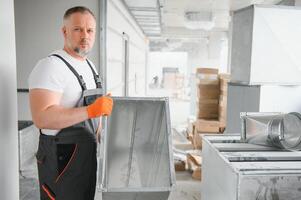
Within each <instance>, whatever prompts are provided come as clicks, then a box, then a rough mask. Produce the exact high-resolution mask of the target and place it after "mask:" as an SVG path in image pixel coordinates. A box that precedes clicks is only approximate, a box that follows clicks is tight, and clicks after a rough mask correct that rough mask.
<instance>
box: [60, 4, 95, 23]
mask: <svg viewBox="0 0 301 200" xmlns="http://www.w3.org/2000/svg"><path fill="white" fill-rule="evenodd" d="M74 13H82V14H84V13H89V14H91V15H92V16H93V17H94V19H95V20H96V17H95V15H94V13H93V12H92V11H91V10H90V9H89V8H87V7H84V6H75V7H72V8H69V9H68V10H66V12H65V14H64V18H63V19H64V20H66V19H68V18H69V17H70V16H71V15H72V14H74Z"/></svg>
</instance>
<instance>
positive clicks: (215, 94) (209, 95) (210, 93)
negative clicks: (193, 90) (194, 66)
mask: <svg viewBox="0 0 301 200" xmlns="http://www.w3.org/2000/svg"><path fill="white" fill-rule="evenodd" d="M197 95H198V98H199V99H219V95H220V88H219V85H204V84H198V89H197Z"/></svg>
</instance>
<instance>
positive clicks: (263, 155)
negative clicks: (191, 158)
mask: <svg viewBox="0 0 301 200" xmlns="http://www.w3.org/2000/svg"><path fill="white" fill-rule="evenodd" d="M218 137H219V136H218V135H214V136H211V135H205V136H203V152H202V155H203V165H202V177H203V178H202V193H201V194H202V200H212V199H214V200H222V199H227V200H255V199H256V200H295V199H301V186H300V185H301V153H300V152H290V151H281V150H279V149H278V150H277V151H273V150H269V151H261V150H260V149H259V148H258V149H256V148H253V149H252V148H250V144H247V143H240V142H241V141H240V139H238V138H237V140H236V141H235V142H234V143H233V146H235V145H236V146H237V145H239V146H240V147H239V148H235V147H234V148H232V150H231V151H228V150H230V149H231V148H230V146H231V143H227V142H228V141H229V140H232V139H233V136H220V140H218V139H217V138H218ZM227 137H229V139H227ZM224 142H226V143H224ZM225 145H226V146H227V145H228V146H229V148H228V149H226V150H227V151H224V149H221V148H219V147H222V146H225ZM256 146H257V147H260V145H253V147H256Z"/></svg>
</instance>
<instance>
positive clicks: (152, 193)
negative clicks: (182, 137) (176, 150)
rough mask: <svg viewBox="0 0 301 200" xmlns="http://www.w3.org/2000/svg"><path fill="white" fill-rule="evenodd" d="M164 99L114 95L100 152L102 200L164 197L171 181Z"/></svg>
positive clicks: (170, 155) (140, 199)
mask: <svg viewBox="0 0 301 200" xmlns="http://www.w3.org/2000/svg"><path fill="white" fill-rule="evenodd" d="M169 120H170V119H169V108H168V100H167V99H165V98H126V97H124V98H123V97H119V98H114V108H113V112H112V114H111V116H110V117H109V119H108V129H107V133H106V134H105V135H104V143H103V145H102V151H103V152H104V159H103V163H102V172H103V173H102V174H103V176H102V177H101V180H102V182H101V187H102V198H103V199H104V200H107V199H109V200H111V199H123V200H134V199H135V200H142V199H143V200H151V199H154V200H155V199H162V200H163V199H167V198H168V196H169V193H170V190H171V187H172V185H173V184H174V183H175V175H174V167H173V159H172V146H171V131H170V121H169Z"/></svg>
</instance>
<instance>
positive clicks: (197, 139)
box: [192, 131, 202, 149]
mask: <svg viewBox="0 0 301 200" xmlns="http://www.w3.org/2000/svg"><path fill="white" fill-rule="evenodd" d="M192 145H193V148H194V149H202V136H201V134H199V133H198V132H197V131H195V133H194V134H193V136H192Z"/></svg>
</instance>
